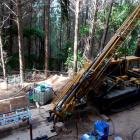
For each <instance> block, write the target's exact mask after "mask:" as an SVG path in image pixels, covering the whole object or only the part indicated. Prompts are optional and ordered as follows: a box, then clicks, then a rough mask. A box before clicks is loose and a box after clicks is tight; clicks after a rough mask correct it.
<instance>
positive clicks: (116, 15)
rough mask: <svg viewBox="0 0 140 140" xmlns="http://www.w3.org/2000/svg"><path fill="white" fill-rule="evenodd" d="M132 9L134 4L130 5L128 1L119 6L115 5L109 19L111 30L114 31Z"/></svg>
mask: <svg viewBox="0 0 140 140" xmlns="http://www.w3.org/2000/svg"><path fill="white" fill-rule="evenodd" d="M134 9H135V6H134V5H130V4H129V3H125V4H123V5H121V6H120V5H117V6H115V7H113V10H112V16H111V21H110V29H111V31H116V30H117V29H118V28H119V27H120V26H121V25H122V23H123V22H124V20H125V19H126V18H127V17H128V16H129V15H130V14H131V12H132V11H133V10H134Z"/></svg>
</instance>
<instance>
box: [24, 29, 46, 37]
mask: <svg viewBox="0 0 140 140" xmlns="http://www.w3.org/2000/svg"><path fill="white" fill-rule="evenodd" d="M23 35H24V37H26V38H29V37H31V36H33V37H38V38H39V39H40V40H44V38H45V32H44V31H43V30H42V29H40V28H38V27H32V28H30V27H26V28H24V30H23Z"/></svg>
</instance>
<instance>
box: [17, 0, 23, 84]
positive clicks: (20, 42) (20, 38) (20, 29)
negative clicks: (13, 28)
mask: <svg viewBox="0 0 140 140" xmlns="http://www.w3.org/2000/svg"><path fill="white" fill-rule="evenodd" d="M21 6H22V5H21V0H16V10H17V13H16V14H17V18H16V22H17V27H18V45H19V64H20V66H19V67H20V68H19V70H20V80H21V85H23V82H24V48H23V27H22V22H23V21H22V13H21V10H22V7H21Z"/></svg>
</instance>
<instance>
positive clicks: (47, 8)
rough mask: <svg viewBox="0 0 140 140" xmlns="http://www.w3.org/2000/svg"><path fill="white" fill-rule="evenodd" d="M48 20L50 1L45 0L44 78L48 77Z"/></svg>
mask: <svg viewBox="0 0 140 140" xmlns="http://www.w3.org/2000/svg"><path fill="white" fill-rule="evenodd" d="M49 20H50V0H45V76H46V78H47V77H48V65H49V64H48V63H49Z"/></svg>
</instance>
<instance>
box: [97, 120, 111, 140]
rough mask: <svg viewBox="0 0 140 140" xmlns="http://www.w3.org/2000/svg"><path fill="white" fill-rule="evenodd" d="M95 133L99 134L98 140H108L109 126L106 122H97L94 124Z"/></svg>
mask: <svg viewBox="0 0 140 140" xmlns="http://www.w3.org/2000/svg"><path fill="white" fill-rule="evenodd" d="M94 127H95V131H96V133H97V134H98V136H97V137H98V138H97V140H108V136H109V124H108V123H107V122H105V121H96V122H95V124H94Z"/></svg>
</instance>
